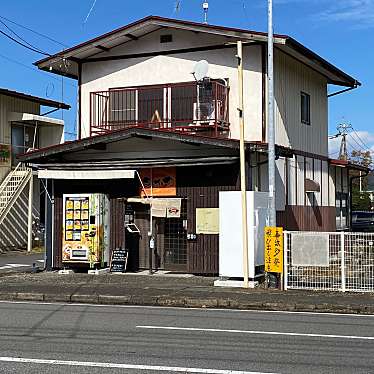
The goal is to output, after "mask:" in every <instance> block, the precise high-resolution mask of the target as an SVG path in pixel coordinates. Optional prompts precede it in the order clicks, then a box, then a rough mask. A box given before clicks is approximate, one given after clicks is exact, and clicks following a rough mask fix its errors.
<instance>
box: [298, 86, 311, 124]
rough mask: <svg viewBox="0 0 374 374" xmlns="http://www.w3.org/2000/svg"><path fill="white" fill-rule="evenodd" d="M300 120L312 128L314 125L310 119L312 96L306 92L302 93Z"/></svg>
mask: <svg viewBox="0 0 374 374" xmlns="http://www.w3.org/2000/svg"><path fill="white" fill-rule="evenodd" d="M305 106H306V107H305ZM300 120H301V123H302V124H304V125H308V126H310V125H311V124H312V123H311V118H310V95H309V94H308V93H306V92H304V91H301V92H300Z"/></svg>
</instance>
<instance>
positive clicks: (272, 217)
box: [268, 0, 277, 226]
mask: <svg viewBox="0 0 374 374" xmlns="http://www.w3.org/2000/svg"><path fill="white" fill-rule="evenodd" d="M273 60H274V58H273V1H272V0H268V161H269V163H268V167H269V169H268V170H269V212H268V218H269V222H268V225H269V226H276V225H277V222H276V210H275V128H274V72H273Z"/></svg>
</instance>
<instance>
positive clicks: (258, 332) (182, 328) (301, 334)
mask: <svg viewBox="0 0 374 374" xmlns="http://www.w3.org/2000/svg"><path fill="white" fill-rule="evenodd" d="M136 327H137V328H139V329H149V330H181V331H201V332H228V333H233V334H257V335H284V336H305V337H309V338H333V339H360V340H374V336H355V335H325V334H303V333H299V332H280V331H256V330H226V329H203V328H197V327H174V326H140V325H139V326H136Z"/></svg>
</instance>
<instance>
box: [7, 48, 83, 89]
mask: <svg viewBox="0 0 374 374" xmlns="http://www.w3.org/2000/svg"><path fill="white" fill-rule="evenodd" d="M0 57H1V58H3V59H4V60H7V61H9V62H12V63H13V64H17V65H20V66H22V67H24V68H26V69H29V70H31V71H33V72H34V73H38V74H42V75H43V76H44V78H46V79H47V78H48V79H54V80H56V81H58V82H59V83H61V80H60V79H59V78H57V77H55V76H53V75H51V74H49V76H46V73H45V72H43V71H42V70H39V69H34V68H32V67H31V66H28V65H26V64H23V63H22V62H19V61H17V60H13V59H12V58H10V57H8V56H5V55H3V54H1V53H0ZM65 84H68V85H69V86H71V87H74V88H76V85H74V84H73V83H70V82H65Z"/></svg>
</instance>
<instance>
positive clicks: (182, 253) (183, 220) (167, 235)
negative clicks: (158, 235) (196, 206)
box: [163, 200, 187, 271]
mask: <svg viewBox="0 0 374 374" xmlns="http://www.w3.org/2000/svg"><path fill="white" fill-rule="evenodd" d="M186 205H187V204H186V200H182V206H181V217H180V218H164V238H163V242H164V263H165V270H174V271H187V207H186Z"/></svg>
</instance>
